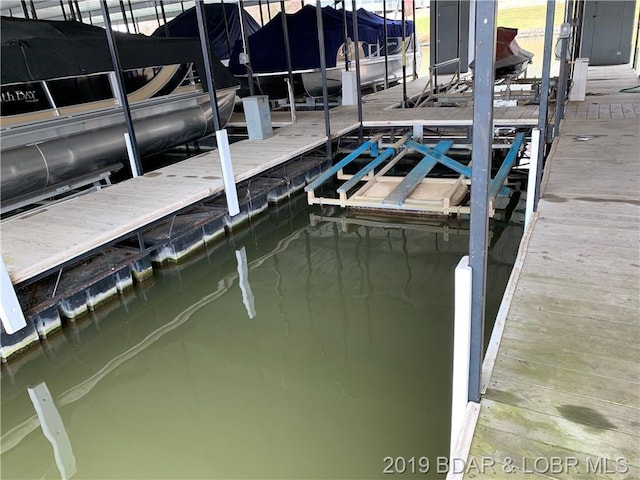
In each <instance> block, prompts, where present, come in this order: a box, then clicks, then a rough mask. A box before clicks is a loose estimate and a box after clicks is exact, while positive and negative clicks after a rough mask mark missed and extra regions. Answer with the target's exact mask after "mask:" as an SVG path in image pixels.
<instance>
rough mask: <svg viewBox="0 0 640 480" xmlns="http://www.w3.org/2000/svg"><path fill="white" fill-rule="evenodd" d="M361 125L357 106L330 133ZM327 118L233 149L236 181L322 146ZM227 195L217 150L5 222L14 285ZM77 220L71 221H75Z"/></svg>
mask: <svg viewBox="0 0 640 480" xmlns="http://www.w3.org/2000/svg"><path fill="white" fill-rule="evenodd" d="M357 126H358V123H357V120H356V117H355V115H354V111H353V109H343V110H342V112H340V113H339V114H336V115H334V116H333V119H332V134H333V135H336V136H340V135H344V134H345V133H348V132H350V131H352V130H355V129H356V128H357ZM325 142H326V135H325V134H324V123H323V119H322V116H318V115H316V116H312V117H307V118H305V119H301V120H300V121H298V122H296V124H295V125H292V126H290V127H283V128H281V129H278V130H277V131H276V133H275V135H274V136H273V137H271V138H269V139H266V140H246V141H242V142H238V143H235V144H233V145H232V146H231V155H232V159H233V164H234V174H235V179H236V182H240V181H242V180H245V179H248V178H251V177H252V176H255V175H256V174H258V173H261V172H263V171H266V170H268V169H270V168H272V167H275V166H278V165H280V164H282V163H284V162H286V161H288V160H291V159H293V158H296V157H297V156H299V155H302V154H304V153H306V152H310V151H311V150H313V149H315V148H317V147H320V146H322V145H324V144H325ZM222 190H223V181H222V171H221V166H220V161H219V156H218V151H217V150H214V151H211V152H207V153H205V154H202V155H199V156H197V157H193V158H190V159H188V160H185V161H183V162H180V163H178V164H174V165H170V166H168V167H165V168H162V169H159V170H155V171H153V172H149V173H148V174H146V175H143V176H140V177H137V178H133V179H131V180H128V181H126V182H122V183H119V184H116V185H113V186H111V187H109V188H104V189H102V190H100V191H98V192H93V193H90V194H87V195H84V196H81V197H76V198H73V199H71V200H68V201H65V202H61V203H57V204H53V205H51V206H49V207H47V208H45V209H40V210H38V211H37V212H35V213H32V214H26V215H21V216H16V217H11V218H9V219H7V220H5V221H3V222H2V224H1V230H2V255H3V258H4V261H5V264H6V266H7V270H8V271H9V274H10V276H11V279H12V281H13V282H14V283H20V282H23V281H25V280H28V279H30V278H32V277H34V276H36V275H38V274H40V273H43V272H46V271H49V270H51V269H54V268H56V267H57V266H58V265H61V264H63V263H64V262H67V261H69V260H70V259H73V258H76V257H78V256H81V255H83V254H85V253H87V252H90V251H92V250H94V249H95V248H98V247H100V246H102V245H106V244H108V243H109V242H112V241H114V240H116V239H118V238H120V237H122V236H123V235H126V234H128V233H130V232H133V231H135V230H137V229H138V228H140V227H142V226H145V225H148V224H150V223H152V222H154V221H155V220H158V219H160V218H163V217H164V216H166V215H169V214H171V213H173V212H176V211H178V210H180V209H181V208H184V207H186V206H189V205H192V204H194V203H196V202H198V201H199V200H202V199H204V198H206V197H209V196H211V195H213V194H215V193H217V192H220V191H222ZM70 218H72V219H73V220H72V221H70V220H69V219H70Z"/></svg>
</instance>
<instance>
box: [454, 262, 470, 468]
mask: <svg viewBox="0 0 640 480" xmlns="http://www.w3.org/2000/svg"><path fill="white" fill-rule="evenodd" d="M454 305H455V311H454V327H453V330H454V331H453V382H452V386H451V443H450V450H449V452H450V458H451V460H453V452H454V448H455V445H456V442H457V440H458V434H459V433H460V431H461V429H462V426H463V418H464V414H465V410H466V408H467V403H468V398H469V350H470V348H471V267H470V266H469V256H467V255H465V256H464V257H462V258H461V259H460V262H459V263H458V265H457V266H456V270H455V300H454Z"/></svg>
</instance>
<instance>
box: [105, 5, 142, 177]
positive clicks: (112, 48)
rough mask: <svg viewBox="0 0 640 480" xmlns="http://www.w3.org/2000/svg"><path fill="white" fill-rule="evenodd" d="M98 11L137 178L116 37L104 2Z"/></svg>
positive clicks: (135, 144) (136, 158)
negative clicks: (102, 21)
mask: <svg viewBox="0 0 640 480" xmlns="http://www.w3.org/2000/svg"><path fill="white" fill-rule="evenodd" d="M100 9H101V10H102V18H103V20H104V25H105V29H106V31H107V42H108V44H109V52H110V53H111V61H112V62H113V70H114V72H115V75H114V78H115V84H116V85H115V86H116V95H117V98H118V101H119V103H120V106H121V107H122V111H123V113H124V120H125V123H126V125H127V133H128V134H129V141H130V142H131V155H132V156H130V157H129V160H130V162H131V174H132V175H133V176H134V177H137V176H139V175H142V164H141V162H140V152H139V151H138V142H137V141H136V134H135V131H134V128H133V119H132V118H131V109H130V108H129V101H128V99H127V92H126V90H125V88H124V78H123V76H122V69H121V68H120V57H119V56H118V47H117V46H116V36H115V34H114V33H113V28H112V26H111V17H109V8H108V7H107V2H106V0H102V1H101V2H100ZM125 139H126V137H125ZM125 142H126V140H125ZM125 145H126V143H125Z"/></svg>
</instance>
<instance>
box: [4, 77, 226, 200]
mask: <svg viewBox="0 0 640 480" xmlns="http://www.w3.org/2000/svg"><path fill="white" fill-rule="evenodd" d="M236 89H237V87H233V88H229V89H222V90H219V91H217V92H216V94H217V100H218V109H219V115H220V123H221V125H225V124H226V123H227V122H228V121H229V118H230V117H231V114H232V113H233V107H234V103H235V93H236ZM131 115H132V119H133V125H134V130H135V134H136V141H137V144H138V149H139V152H140V154H141V155H149V154H153V153H158V152H162V151H165V150H167V149H169V148H172V147H175V146H177V145H182V144H184V143H187V142H191V141H195V140H197V139H199V138H202V137H204V136H206V135H208V134H210V133H213V121H212V118H213V117H212V109H211V103H210V101H209V95H208V94H203V93H202V92H198V93H196V92H194V93H192V94H185V95H179V96H177V97H176V98H173V99H171V98H158V99H151V100H148V101H143V102H139V103H137V104H135V105H133V106H132V107H131ZM125 132H126V125H125V122H124V116H123V115H122V111H121V110H120V109H108V110H105V111H101V112H92V113H87V114H83V115H75V116H70V117H68V118H56V119H55V120H49V121H45V122H38V123H35V124H32V125H25V126H19V127H13V128H9V129H4V131H3V132H2V139H3V142H2V152H1V157H0V158H1V162H0V179H1V180H0V194H1V200H2V211H3V212H6V211H8V210H10V209H11V205H14V204H19V203H24V201H25V200H27V199H28V198H29V197H36V196H37V197H40V198H42V196H43V195H44V194H46V193H47V192H50V193H51V194H52V195H53V194H56V193H57V191H58V190H59V189H60V188H61V187H63V186H64V185H67V184H69V183H73V182H74V180H76V179H79V178H83V177H88V176H91V175H92V174H97V173H98V172H103V171H109V170H116V169H117V168H119V167H120V166H121V164H122V163H124V162H125V161H126V158H127V153H126V145H125V140H124V133H125Z"/></svg>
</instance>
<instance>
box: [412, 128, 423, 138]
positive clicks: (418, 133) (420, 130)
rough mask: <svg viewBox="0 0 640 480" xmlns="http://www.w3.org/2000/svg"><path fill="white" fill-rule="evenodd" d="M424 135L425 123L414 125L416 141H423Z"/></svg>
mask: <svg viewBox="0 0 640 480" xmlns="http://www.w3.org/2000/svg"><path fill="white" fill-rule="evenodd" d="M423 136H424V126H423V125H414V126H413V140H415V141H416V142H422V137H423Z"/></svg>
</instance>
